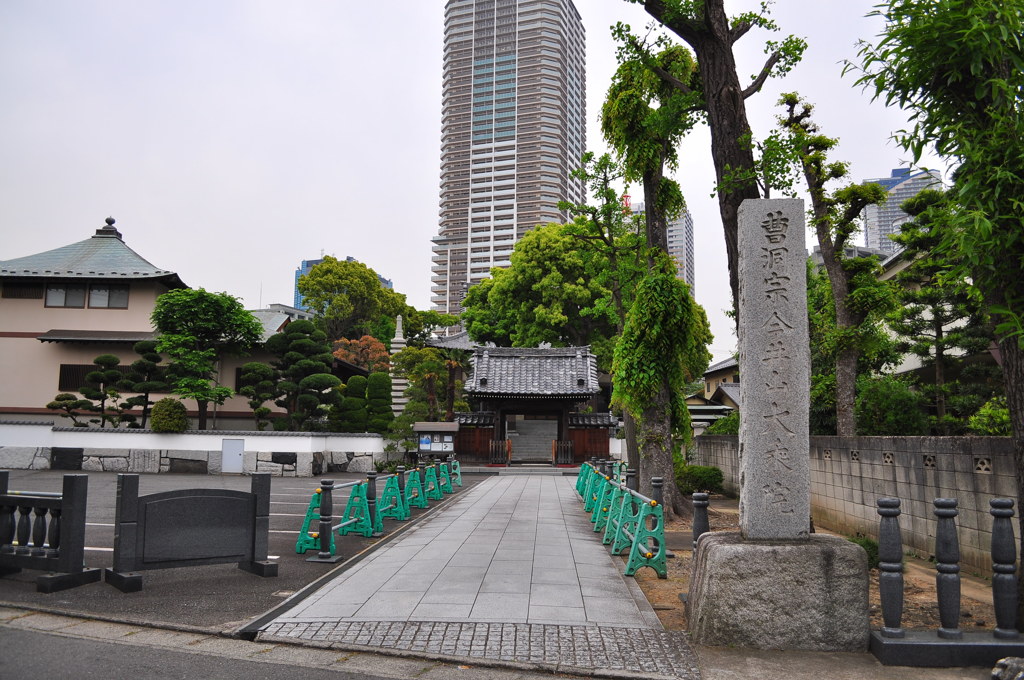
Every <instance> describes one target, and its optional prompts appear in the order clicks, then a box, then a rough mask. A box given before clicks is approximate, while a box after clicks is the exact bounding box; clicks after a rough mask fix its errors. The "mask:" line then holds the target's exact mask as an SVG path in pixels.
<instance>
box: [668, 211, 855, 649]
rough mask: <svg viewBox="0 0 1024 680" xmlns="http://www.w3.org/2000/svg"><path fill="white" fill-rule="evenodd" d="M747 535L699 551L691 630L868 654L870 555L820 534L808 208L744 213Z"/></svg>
mask: <svg viewBox="0 0 1024 680" xmlns="http://www.w3.org/2000/svg"><path fill="white" fill-rule="evenodd" d="M739 256H740V257H739V284H740V289H739V297H740V299H739V310H740V323H739V329H738V331H739V332H738V335H739V348H740V358H739V364H740V366H739V368H740V435H739V446H740V464H739V468H740V531H710V532H706V533H704V534H702V535H701V536H700V538H699V539H698V540H697V542H696V545H695V546H694V553H693V560H692V574H691V576H690V592H689V597H688V598H687V600H686V610H687V623H688V626H687V629H688V631H689V634H690V638H691V640H692V641H694V642H696V643H697V644H701V645H708V646H713V647H753V648H758V649H790V650H815V651H850V652H854V651H864V650H865V649H866V647H867V642H868V567H867V556H866V555H865V553H864V550H863V549H862V548H861V547H860V546H858V545H856V544H855V543H851V542H850V541H847V540H845V539H843V538H841V537H839V536H829V535H824V534H811V533H810V532H809V530H810V521H811V487H810V455H809V454H810V452H809V432H808V416H809V411H810V409H809V406H810V404H809V398H810V346H809V343H808V337H807V270H806V267H807V265H806V262H807V251H806V247H805V245H804V204H803V201H800V200H795V199H781V200H756V201H755V200H747V201H744V202H743V204H742V205H741V206H740V210H739Z"/></svg>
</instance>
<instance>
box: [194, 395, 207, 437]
mask: <svg viewBox="0 0 1024 680" xmlns="http://www.w3.org/2000/svg"><path fill="white" fill-rule="evenodd" d="M196 410H197V411H198V413H199V423H198V425H197V427H198V428H199V429H200V430H205V429H206V415H207V413H209V411H210V402H208V401H198V400H197V401H196Z"/></svg>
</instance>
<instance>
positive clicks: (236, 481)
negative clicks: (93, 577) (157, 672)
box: [0, 470, 482, 632]
mask: <svg viewBox="0 0 1024 680" xmlns="http://www.w3.org/2000/svg"><path fill="white" fill-rule="evenodd" d="M64 474H86V475H88V477H89V496H88V510H87V512H86V531H85V543H86V550H85V563H86V566H87V567H99V568H103V567H110V566H111V564H112V561H113V547H114V519H115V513H116V496H117V474H116V473H111V472H87V473H66V472H63V471H55V470H12V471H11V472H10V488H11V489H12V490H18V491H49V492H59V491H60V490H61V485H62V483H63V482H62V480H63V475H64ZM325 477H326V476H325ZM329 478H330V479H334V480H335V481H336V482H339V483H341V482H346V481H352V480H356V479H360V478H361V476H360V475H356V474H333V475H331V477H329ZM480 479H482V477H481V476H476V475H465V476H464V477H463V482H464V485H465V486H464V487H462V488H463V489H464V488H467V487H469V486H472V485H473V484H475V483H477V481H479V480H480ZM250 482H251V480H250V478H249V477H244V476H232V475H227V476H211V475H179V474H161V475H141V476H140V480H139V493H140V495H147V494H152V493H158V492H162V491H171V490H175V489H189V488H210V489H234V490H238V491H248V490H249V488H250ZM319 484H320V479H319V478H310V477H304V478H297V477H275V478H273V479H272V481H271V497H270V533H269V554H270V559H272V560H275V561H277V562H278V564H279V570H278V576H277V577H275V578H260V577H258V576H255V575H253V574H250V573H247V572H244V571H242V570H240V569H238V568H237V567H236V566H234V565H232V564H220V565H212V566H202V567H186V568H178V569H163V570H154V571H146V572H142V573H143V588H142V591H141V592H137V593H128V594H125V593H122V592H120V591H119V590H117V589H115V588H113V587H112V586H110V585H108V584H106V583H102V582H100V583H92V584H89V585H85V586H80V587H78V588H72V589H69V590H64V591H60V592H57V593H52V594H43V593H38V592H36V588H35V577H36V576H38V575H39V574H40V573H41V572H38V571H32V570H24V571H22V572H20V573H17V574H12V575H8V576H4V577H2V578H0V604H9V605H12V606H18V605H19V604H20V605H22V606H31V607H32V608H35V609H49V610H52V611H55V612H61V613H71V614H88V615H91V616H96V617H99V618H107V619H111V620H117V621H128V622H133V621H134V622H149V623H158V624H160V625H165V626H168V627H179V628H182V629H202V630H211V631H218V632H219V631H224V630H230V629H235V628H238V627H240V626H242V625H244V624H245V623H246V622H248V621H250V620H252V619H253V618H255V617H258V616H259V615H261V614H263V613H264V612H267V611H269V610H271V609H273V608H275V607H277V606H279V605H281V604H282V603H283V602H284V601H285V600H286V599H287V598H288V597H290V596H292V595H294V594H295V593H297V592H298V591H300V590H301V589H302V588H304V587H305V586H306V585H308V584H310V583H312V582H314V581H316V580H317V579H319V578H321V577H323V576H325V575H326V574H328V573H329V572H331V571H332V570H334V569H337V568H338V565H331V564H323V563H312V562H307V561H306V558H307V557H310V556H312V555H313V552H312V551H310V552H307V553H306V554H304V555H299V554H296V552H295V542H296V539H297V538H298V535H299V530H300V528H301V526H302V521H303V518H304V517H305V514H306V510H307V508H308V506H309V502H310V499H311V497H312V495H313V492H314V491H315V489H316V488H317V487H318V486H319ZM379 486H382V485H379ZM455 489H456V493H455V495H458V493H459V491H460V487H455ZM346 498H347V491H342V492H340V493H339V494H338V495H337V496H336V497H335V504H334V515H335V516H338V515H340V514H341V513H342V512H343V511H344V508H345V500H346ZM450 498H452V497H451V496H448V497H446V498H445V500H444V501H435V502H432V503H431V505H430V508H427V509H426V510H420V509H416V508H413V509H412V519H411V520H410V521H409V522H396V521H394V520H390V519H389V520H385V522H384V529H385V535H384V536H383V537H382V538H380V539H369V538H363V537H362V536H355V535H348V536H343V537H340V538H338V537H337V536H336V537H335V540H336V545H337V553H338V554H340V555H341V556H342V557H343V558H344V560H348V559H352V558H356V559H358V557H359V556H360V555H361V554H362V553H363V552H364V551H366V550H368V549H369V548H371V547H372V546H373V545H374V544H376V543H377V542H378V541H386V540H388V538H389V537H390V536H392V535H393V534H394V533H395V532H396V531H401V529H402V528H403V527H404V526H408V525H409V524H410V522H415V521H416V520H417V518H419V517H422V516H423V514H424V513H426V512H430V511H432V510H433V509H435V508H437V507H439V506H440V505H441V504H443V503H445V502H447V501H448V500H449V499H450ZM196 540H197V541H202V540H204V536H203V535H202V532H201V531H200V532H197V535H196ZM344 560H343V561H342V562H339V565H340V564H343V563H344Z"/></svg>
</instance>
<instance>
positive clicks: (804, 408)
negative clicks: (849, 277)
mask: <svg viewBox="0 0 1024 680" xmlns="http://www.w3.org/2000/svg"><path fill="white" fill-rule="evenodd" d="M739 220H740V223H741V224H743V225H744V226H745V228H744V229H741V230H740V232H739V255H740V257H739V266H740V271H739V281H740V300H739V308H740V319H741V320H742V324H743V327H742V332H741V333H740V337H739V348H740V359H739V362H740V381H741V382H740V385H741V391H740V446H741V447H742V448H741V453H740V531H741V532H742V533H743V537H744V538H748V539H806V538H807V537H808V529H809V522H810V514H811V511H810V508H811V500H810V499H811V491H810V473H809V471H808V463H809V456H808V441H809V440H808V436H809V430H808V414H809V406H810V402H809V395H810V380H811V378H810V374H811V353H810V346H809V345H808V339H807V283H806V280H807V249H806V247H805V245H804V216H803V201H799V200H794V199H779V200H764V201H750V202H747V203H744V204H743V205H742V206H741V207H740V213H739Z"/></svg>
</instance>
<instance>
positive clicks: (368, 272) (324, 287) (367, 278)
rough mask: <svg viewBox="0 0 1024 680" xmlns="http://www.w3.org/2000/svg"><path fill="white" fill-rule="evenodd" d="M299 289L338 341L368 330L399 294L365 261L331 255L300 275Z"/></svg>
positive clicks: (319, 320) (320, 320) (330, 333)
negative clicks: (381, 280) (343, 258)
mask: <svg viewBox="0 0 1024 680" xmlns="http://www.w3.org/2000/svg"><path fill="white" fill-rule="evenodd" d="M298 289H299V293H300V294H301V295H302V296H303V299H304V301H305V303H306V305H307V306H308V307H309V309H310V310H312V311H314V312H316V314H317V323H318V324H320V326H321V329H322V330H323V331H324V332H326V333H327V337H328V338H330V339H334V340H336V339H338V338H358V337H360V336H362V335H365V334H366V333H368V332H369V331H370V329H371V326H372V324H373V321H374V320H375V319H377V318H378V317H380V316H382V315H383V312H384V307H385V306H387V305H389V304H391V303H392V302H393V300H392V299H391V298H392V296H393V295H395V293H394V291H388V290H387V289H386V288H384V287H383V286H381V284H380V279H378V278H377V274H376V272H374V271H373V270H372V269H370V268H369V267H367V266H366V265H365V264H363V263H362V262H355V261H346V260H339V259H337V258H335V257H331V256H330V255H327V256H325V257H324V258H323V262H321V263H320V264H318V265H316V266H314V267H313V268H312V269H311V270H310V272H309V273H308V274H306V275H305V276H301V277H299V282H298ZM389 293H390V294H391V295H389ZM400 311H401V310H396V311H395V313H396V314H397V313H400ZM392 332H394V329H392Z"/></svg>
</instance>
